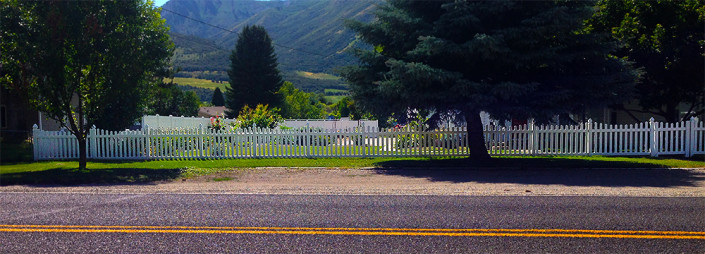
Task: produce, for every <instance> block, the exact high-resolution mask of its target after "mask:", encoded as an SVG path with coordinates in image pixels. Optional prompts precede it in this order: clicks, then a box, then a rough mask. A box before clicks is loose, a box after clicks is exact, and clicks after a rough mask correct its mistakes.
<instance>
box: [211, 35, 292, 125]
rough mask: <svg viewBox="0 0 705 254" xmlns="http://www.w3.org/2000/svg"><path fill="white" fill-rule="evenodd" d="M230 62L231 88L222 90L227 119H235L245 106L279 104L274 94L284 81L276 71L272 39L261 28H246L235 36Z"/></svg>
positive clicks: (274, 105) (278, 98)
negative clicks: (236, 37)
mask: <svg viewBox="0 0 705 254" xmlns="http://www.w3.org/2000/svg"><path fill="white" fill-rule="evenodd" d="M230 61H231V63H230V70H228V76H229V77H230V87H227V88H226V90H225V94H226V96H225V97H226V101H225V105H226V107H227V108H228V111H227V115H228V117H232V118H235V117H237V115H238V114H239V112H240V109H242V108H243V107H244V106H245V105H250V106H255V105H257V104H263V105H269V106H271V107H278V106H279V105H280V104H281V101H282V100H281V98H280V97H279V96H278V95H277V91H279V88H280V87H281V86H282V84H283V81H282V77H281V75H280V73H279V70H278V69H277V57H276V54H275V53H274V47H273V46H272V39H271V38H269V34H267V30H265V29H264V27H261V26H245V28H243V29H242V31H241V32H240V34H239V35H238V39H237V44H236V45H235V50H233V51H232V54H231V55H230Z"/></svg>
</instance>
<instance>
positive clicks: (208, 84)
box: [174, 78, 228, 92]
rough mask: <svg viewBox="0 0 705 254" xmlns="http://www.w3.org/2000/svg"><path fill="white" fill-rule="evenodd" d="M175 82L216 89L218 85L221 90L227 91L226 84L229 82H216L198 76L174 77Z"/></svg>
mask: <svg viewBox="0 0 705 254" xmlns="http://www.w3.org/2000/svg"><path fill="white" fill-rule="evenodd" d="M174 83H176V84H178V85H182V86H193V87H198V88H206V89H211V90H215V88H216V87H218V88H220V90H221V91H223V92H225V86H227V85H228V82H223V83H222V84H220V83H215V82H213V81H210V80H207V79H197V78H174Z"/></svg>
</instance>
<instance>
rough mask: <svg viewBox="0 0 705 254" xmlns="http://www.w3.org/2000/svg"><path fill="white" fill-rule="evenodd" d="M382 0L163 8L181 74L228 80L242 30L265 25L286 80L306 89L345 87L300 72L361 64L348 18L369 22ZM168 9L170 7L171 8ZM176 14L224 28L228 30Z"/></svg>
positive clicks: (187, 1) (182, 3) (245, 0)
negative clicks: (232, 54) (353, 50)
mask: <svg viewBox="0 0 705 254" xmlns="http://www.w3.org/2000/svg"><path fill="white" fill-rule="evenodd" d="M376 2H378V1H377V0H330V1H327V0H326V1H324V0H289V1H254V0H239V1H231V0H223V1H220V0H171V1H169V2H167V3H166V4H165V5H164V6H163V8H164V9H165V10H163V11H162V15H163V17H164V18H165V19H166V21H167V25H169V26H170V27H171V33H170V34H171V36H172V40H173V41H174V43H175V45H176V47H177V48H176V52H175V55H174V58H173V63H174V65H175V66H177V67H180V68H181V70H182V72H181V73H179V74H178V75H177V76H180V77H194V78H202V79H210V80H220V81H227V73H226V71H227V69H228V68H229V60H228V57H229V54H230V50H231V49H232V48H233V47H234V44H235V41H236V40H237V32H238V31H240V29H242V27H244V26H245V25H247V24H256V25H262V26H264V27H265V28H266V29H267V31H268V32H269V34H270V36H271V37H272V39H273V42H274V44H275V50H276V53H277V56H278V58H279V64H280V65H279V69H280V70H281V71H282V75H283V76H284V79H285V80H288V81H292V82H293V83H294V84H295V85H296V86H297V87H299V88H302V89H304V90H306V91H319V92H323V90H324V89H326V88H341V87H343V86H342V84H341V81H340V80H336V79H315V78H310V77H307V76H305V75H303V76H302V75H300V74H297V71H303V72H311V73H327V74H331V73H333V71H334V69H335V68H337V67H339V66H344V65H349V64H354V63H355V58H354V57H353V56H352V55H351V54H350V53H349V52H348V51H347V49H349V48H351V47H352V46H354V45H356V42H357V40H356V39H355V35H354V34H353V33H352V32H351V31H349V30H348V29H346V28H345V27H344V26H343V21H344V20H346V19H358V20H369V19H371V18H372V12H373V10H374V8H375V6H376ZM167 10H168V11H167ZM172 12H175V13H178V14H182V15H186V16H188V17H191V18H194V19H198V20H202V21H204V22H207V23H209V24H212V25H216V26H219V27H223V28H226V29H229V30H232V31H235V32H234V33H231V32H227V31H223V30H220V29H217V28H214V27H212V26H208V25H205V24H202V23H199V22H196V21H193V20H189V19H187V18H184V17H181V16H179V15H176V14H174V13H172Z"/></svg>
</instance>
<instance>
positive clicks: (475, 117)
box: [465, 111, 490, 161]
mask: <svg viewBox="0 0 705 254" xmlns="http://www.w3.org/2000/svg"><path fill="white" fill-rule="evenodd" d="M465 121H466V122H467V124H468V142H469V144H468V146H469V148H470V159H473V160H481V161H482V160H489V159H490V155H489V154H488V153H487V147H485V135H484V133H483V131H482V119H480V112H477V111H466V112H465Z"/></svg>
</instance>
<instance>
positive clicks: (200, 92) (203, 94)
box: [177, 84, 213, 104]
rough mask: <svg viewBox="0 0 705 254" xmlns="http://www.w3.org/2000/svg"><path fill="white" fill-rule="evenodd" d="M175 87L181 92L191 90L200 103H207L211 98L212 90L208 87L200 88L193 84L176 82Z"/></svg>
mask: <svg viewBox="0 0 705 254" xmlns="http://www.w3.org/2000/svg"><path fill="white" fill-rule="evenodd" d="M177 87H178V88H179V89H181V91H183V92H192V93H195V94H196V97H198V99H199V100H200V101H201V104H208V103H209V102H210V101H211V100H213V90H212V89H208V88H200V87H194V86H183V85H179V84H177Z"/></svg>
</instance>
